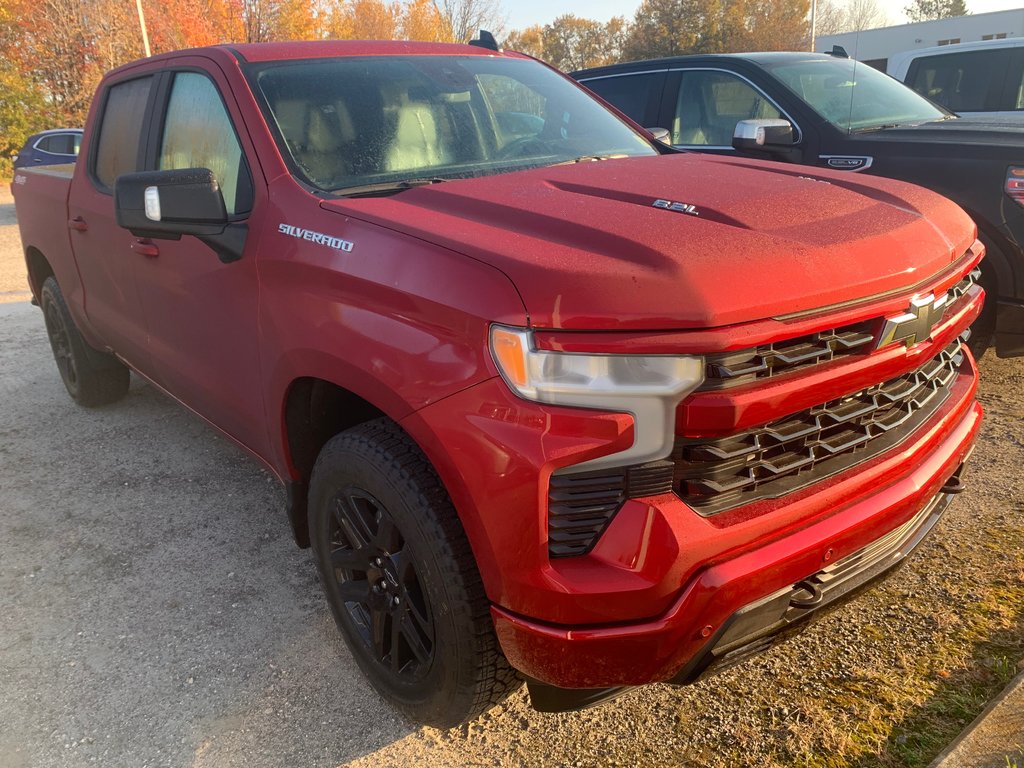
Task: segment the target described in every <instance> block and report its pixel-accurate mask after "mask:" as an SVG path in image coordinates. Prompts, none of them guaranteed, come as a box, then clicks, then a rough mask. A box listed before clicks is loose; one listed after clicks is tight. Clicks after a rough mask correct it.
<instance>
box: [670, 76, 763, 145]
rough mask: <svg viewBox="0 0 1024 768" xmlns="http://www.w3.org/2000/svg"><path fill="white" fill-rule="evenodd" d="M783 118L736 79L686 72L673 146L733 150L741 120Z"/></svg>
mask: <svg viewBox="0 0 1024 768" xmlns="http://www.w3.org/2000/svg"><path fill="white" fill-rule="evenodd" d="M780 117H782V114H781V113H780V112H779V110H778V109H777V108H776V107H775V105H774V104H772V103H771V102H770V101H768V100H767V99H766V98H765V97H764V96H762V95H761V94H760V93H759V92H758V91H757V90H756V89H755V88H754V87H753V86H752V85H750V83H748V82H746V81H745V80H743V79H741V78H739V77H737V76H736V75H733V74H730V73H729V72H720V71H714V70H691V71H684V72H683V81H682V83H681V84H680V86H679V100H678V102H677V104H676V114H675V117H674V119H673V121H672V143H673V144H680V145H683V146H697V147H699V146H709V147H730V146H732V137H733V134H734V133H735V131H736V123H738V122H739V121H740V120H751V119H754V118H770V119H778V118H780Z"/></svg>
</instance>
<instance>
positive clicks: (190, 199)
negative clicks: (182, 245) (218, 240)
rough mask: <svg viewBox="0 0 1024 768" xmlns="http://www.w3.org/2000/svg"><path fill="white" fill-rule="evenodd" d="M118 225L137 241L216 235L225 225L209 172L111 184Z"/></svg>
mask: <svg viewBox="0 0 1024 768" xmlns="http://www.w3.org/2000/svg"><path fill="white" fill-rule="evenodd" d="M114 208H115V209H116V211H117V223H118V225H119V226H121V227H124V228H125V229H127V230H128V231H129V232H131V233H132V234H133V235H135V236H136V237H150V238H156V239H163V240H178V239H180V238H181V236H182V235H196V236H197V237H204V236H207V237H208V236H211V235H219V234H221V233H223V232H224V230H225V228H226V227H227V225H228V215H227V210H226V209H225V207H224V195H223V194H222V193H221V189H220V184H218V182H217V178H216V177H215V176H214V175H213V171H211V170H209V169H208V168H186V169H183V170H175V171H143V172H141V173H126V174H124V175H123V176H118V177H117V180H116V181H115V182H114Z"/></svg>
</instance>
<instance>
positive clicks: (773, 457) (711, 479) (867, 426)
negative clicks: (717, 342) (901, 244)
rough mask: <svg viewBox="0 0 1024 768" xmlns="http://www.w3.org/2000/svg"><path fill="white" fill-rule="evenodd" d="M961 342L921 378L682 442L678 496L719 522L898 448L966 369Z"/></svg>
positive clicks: (918, 374) (676, 458)
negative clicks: (746, 507) (744, 506)
mask: <svg viewBox="0 0 1024 768" xmlns="http://www.w3.org/2000/svg"><path fill="white" fill-rule="evenodd" d="M962 343H963V340H962V338H961V339H957V340H956V341H954V342H953V343H952V344H950V345H949V346H948V347H947V348H946V349H945V350H943V351H942V353H941V354H939V355H938V356H937V357H935V358H934V359H932V360H930V361H928V362H927V363H925V364H924V365H923V366H921V367H920V368H918V369H917V370H915V371H912V372H910V373H907V374H904V375H902V376H898V377H896V378H893V379H890V380H889V381H886V382H883V383H881V384H877V385H875V386H872V387H869V388H867V389H865V390H863V391H861V392H857V393H855V394H852V395H849V396H847V397H843V398H839V399H836V400H831V401H829V402H827V403H823V404H821V405H818V406H815V407H814V408H809V409H807V410H805V411H802V412H800V413H797V414H793V415H792V416H788V417H786V418H785V419H780V420H778V421H774V422H772V423H770V424H767V425H765V426H763V427H760V428H758V429H755V430H751V431H749V432H744V433H743V434H739V435H731V436H729V437H725V438H719V439H716V440H694V439H682V438H681V439H679V440H677V441H676V447H675V450H674V452H673V455H672V460H673V462H674V463H675V474H674V477H673V483H674V488H675V490H676V492H677V493H678V494H679V496H680V498H682V499H683V500H684V501H685V502H686V503H687V504H689V505H690V506H692V507H693V508H694V509H696V510H697V511H698V512H699V513H700V514H703V515H711V514H715V513H718V512H723V511H725V510H727V509H732V508H734V507H737V506H739V505H741V504H747V503H750V502H751V501H755V500H758V499H763V498H774V497H777V496H781V495H783V494H786V493H792V492H793V491H795V490H797V489H799V488H802V487H804V486H806V485H809V484H811V483H814V482H818V481H819V480H822V479H824V478H825V477H828V476H829V475H832V474H835V473H837V472H840V471H842V470H844V469H847V468H849V467H851V466H853V465H854V464H857V463H860V462H862V461H865V460H867V459H868V458H871V457H872V456H874V455H877V454H879V453H881V452H882V451H884V450H886V449H888V448H890V447H892V446H894V445H896V444H897V443H898V442H900V441H901V440H902V439H903V438H904V437H905V436H906V435H908V434H909V433H910V432H912V431H913V430H914V429H916V427H917V426H918V425H920V424H921V423H922V422H923V421H925V420H926V419H927V418H928V417H929V416H930V415H931V414H932V413H934V412H935V410H936V409H937V408H938V407H939V406H940V405H941V404H942V402H943V401H944V400H945V399H946V396H947V395H948V394H949V388H950V385H951V384H952V382H953V380H954V379H955V378H956V375H957V372H958V370H959V368H960V364H961V363H962V361H963V352H962Z"/></svg>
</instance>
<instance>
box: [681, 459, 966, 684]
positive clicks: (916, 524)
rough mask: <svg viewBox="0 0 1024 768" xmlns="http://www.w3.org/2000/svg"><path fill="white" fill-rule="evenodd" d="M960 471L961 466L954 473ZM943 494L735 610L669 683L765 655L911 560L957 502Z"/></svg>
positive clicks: (683, 682) (948, 495)
mask: <svg viewBox="0 0 1024 768" xmlns="http://www.w3.org/2000/svg"><path fill="white" fill-rule="evenodd" d="M958 475H959V470H957V472H956V473H954V476H958ZM952 498H953V496H952V494H950V493H945V492H943V493H940V494H939V495H937V496H936V497H935V498H934V499H932V501H931V502H930V503H929V504H928V505H927V506H925V508H924V509H922V510H921V511H920V512H919V513H918V514H917V515H915V516H914V517H913V518H911V519H910V520H908V521H907V522H906V523H904V524H903V525H901V526H900V527H899V528H896V529H895V530H893V531H890V532H889V533H888V534H886V535H885V536H883V537H882V538H880V539H878V540H877V541H875V542H873V543H871V544H869V545H868V546H866V547H864V548H863V549H861V550H859V551H857V552H854V553H853V554H852V555H850V556H848V557H845V558H843V559H842V560H840V561H838V562H836V563H835V564H834V565H830V566H828V567H826V568H823V569H822V570H820V571H818V572H817V573H815V574H814V575H812V576H809V577H807V578H806V579H803V580H801V581H800V582H798V583H796V584H794V585H792V586H791V587H788V588H786V589H782V590H779V591H778V592H775V593H773V594H771V595H768V596H767V597H765V598H762V599H761V600H758V601H756V602H754V603H751V604H750V605H747V606H745V607H743V608H741V609H740V610H738V611H736V613H734V614H733V615H732V616H731V617H729V620H728V621H726V622H725V624H724V625H723V626H722V628H721V629H720V630H719V631H718V633H717V635H716V636H715V638H714V640H713V641H712V642H711V643H709V644H708V648H707V650H705V651H704V652H703V653H701V654H699V655H698V656H696V657H695V658H694V659H693V661H691V662H690V663H689V664H687V665H686V666H685V667H684V668H683V669H682V670H681V671H680V672H679V674H677V675H676V676H675V677H674V678H673V679H672V680H670V681H669V682H671V683H675V684H678V685H685V684H687V683H692V682H694V681H695V680H697V679H698V678H700V677H704V676H706V675H708V674H710V673H713V672H718V671H721V670H723V669H726V668H728V667H730V666H733V665H734V664H736V663H738V662H740V661H742V660H743V659H745V658H748V657H750V656H753V655H755V654H757V653H760V652H762V651H764V650H766V649H767V648H769V647H771V646H772V645H775V644H776V643H777V642H779V641H780V640H783V639H785V638H787V637H790V636H791V635H793V634H796V633H797V632H800V631H802V630H803V629H805V628H806V627H807V626H808V625H809V624H810V622H811V621H812V620H815V619H817V618H820V617H821V616H823V615H824V614H826V613H829V612H831V611H832V610H834V609H836V608H839V607H840V606H842V605H844V604H846V603H847V602H849V601H850V600H852V599H853V598H854V597H856V596H857V595H859V594H861V593H862V592H864V591H865V590H867V589H869V588H870V587H872V586H873V585H874V584H876V583H877V582H879V581H881V580H882V579H884V578H885V577H887V576H888V575H890V574H891V573H892V572H893V571H895V570H896V569H897V568H899V567H900V566H901V565H903V563H905V562H906V560H907V558H908V557H909V556H910V554H911V553H912V552H913V551H914V550H915V549H917V547H918V546H919V545H920V544H921V542H923V541H924V539H925V537H927V535H928V534H929V533H930V532H931V530H932V528H934V526H935V524H936V523H937V522H938V521H939V518H940V517H942V513H943V512H945V511H946V507H948V506H949V503H950V501H952Z"/></svg>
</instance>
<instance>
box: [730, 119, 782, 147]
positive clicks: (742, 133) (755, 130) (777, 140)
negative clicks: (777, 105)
mask: <svg viewBox="0 0 1024 768" xmlns="http://www.w3.org/2000/svg"><path fill="white" fill-rule="evenodd" d="M732 145H733V147H734V148H735V149H738V150H740V151H741V152H749V151H751V150H755V151H756V150H761V151H770V150H772V149H789V148H791V147H792V146H793V125H792V123H790V122H789V121H788V120H767V119H760V120H740V121H739V122H738V123H736V130H735V132H734V133H733V135H732Z"/></svg>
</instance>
